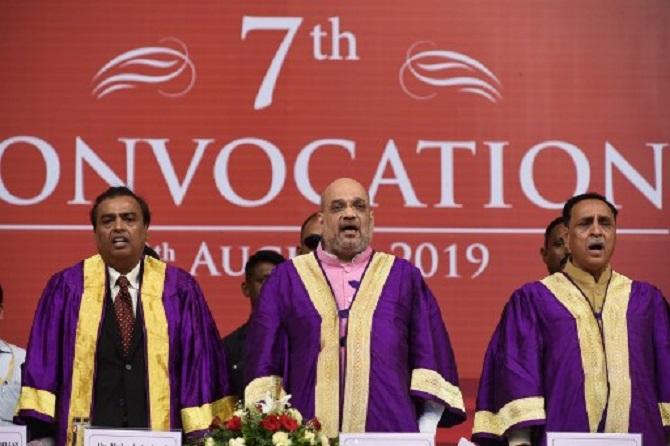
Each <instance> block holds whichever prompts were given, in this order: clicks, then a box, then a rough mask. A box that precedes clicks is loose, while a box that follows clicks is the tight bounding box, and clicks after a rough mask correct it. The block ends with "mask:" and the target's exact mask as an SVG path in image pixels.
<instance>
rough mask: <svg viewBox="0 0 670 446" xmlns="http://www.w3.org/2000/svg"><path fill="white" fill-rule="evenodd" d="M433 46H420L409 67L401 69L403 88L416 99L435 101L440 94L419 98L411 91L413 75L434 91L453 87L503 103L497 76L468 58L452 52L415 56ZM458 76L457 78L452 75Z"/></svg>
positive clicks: (410, 54)
mask: <svg viewBox="0 0 670 446" xmlns="http://www.w3.org/2000/svg"><path fill="white" fill-rule="evenodd" d="M424 43H427V44H430V45H431V46H433V47H434V46H435V44H434V43H432V42H417V43H415V44H414V45H412V46H411V47H410V48H409V50H407V55H406V57H405V63H404V64H403V65H402V67H401V68H400V72H399V74H398V79H399V81H400V87H401V88H402V90H403V91H404V92H405V93H407V95H409V96H411V97H413V98H414V99H420V100H425V99H431V98H433V97H435V96H436V95H437V93H429V94H426V95H419V94H416V93H414V92H412V91H410V89H409V87H408V86H407V83H406V81H405V76H407V73H408V72H409V73H411V74H412V75H413V76H414V78H415V79H417V80H418V81H419V82H421V83H423V84H426V85H430V86H433V87H453V88H456V89H457V90H458V91H460V92H462V93H470V94H476V95H479V96H482V97H484V98H486V99H487V100H489V101H491V102H493V103H496V102H498V100H500V99H502V95H501V94H500V91H499V88H500V87H501V86H502V84H501V83H500V81H499V80H498V78H497V77H496V75H495V74H493V72H492V71H491V70H489V69H488V68H486V66H485V65H484V64H483V63H481V62H479V61H477V60H475V59H473V58H472V57H470V56H466V55H465V54H461V53H457V52H455V51H448V50H435V49H431V50H426V51H417V52H415V50H416V48H417V46H419V45H421V44H424ZM452 73H455V74H452Z"/></svg>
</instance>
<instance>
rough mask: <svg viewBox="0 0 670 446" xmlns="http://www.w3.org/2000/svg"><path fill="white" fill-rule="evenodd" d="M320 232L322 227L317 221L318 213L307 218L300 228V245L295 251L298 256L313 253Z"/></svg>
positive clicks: (319, 237)
mask: <svg viewBox="0 0 670 446" xmlns="http://www.w3.org/2000/svg"><path fill="white" fill-rule="evenodd" d="M322 232H323V227H322V225H321V222H320V221H319V213H318V212H315V213H313V214H311V215H310V216H309V217H307V219H306V220H305V221H304V222H303V223H302V226H301V227H300V245H299V246H298V249H297V252H298V255H301V254H308V253H310V252H312V251H314V250H315V249H316V247H317V246H319V242H320V241H321V233H322Z"/></svg>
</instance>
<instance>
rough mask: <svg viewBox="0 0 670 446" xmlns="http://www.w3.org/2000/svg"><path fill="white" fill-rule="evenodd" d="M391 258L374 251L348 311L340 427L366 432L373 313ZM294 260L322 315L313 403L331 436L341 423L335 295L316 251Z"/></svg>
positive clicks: (391, 261)
mask: <svg viewBox="0 0 670 446" xmlns="http://www.w3.org/2000/svg"><path fill="white" fill-rule="evenodd" d="M394 260H395V258H394V257H393V256H392V255H389V254H384V253H375V254H374V255H373V257H372V259H371V260H370V264H369V265H368V269H367V271H366V272H365V274H364V276H363V278H362V281H361V284H360V288H359V290H358V293H357V294H356V299H355V300H354V302H353V304H352V306H351V309H350V312H349V319H348V335H347V368H346V377H347V386H346V388H345V391H344V407H343V410H342V413H343V420H342V432H364V431H365V423H366V419H367V412H368V399H369V381H370V339H371V335H372V316H373V314H374V312H375V309H376V308H377V303H378V302H379V298H380V296H381V292H382V289H383V287H384V284H385V283H386V280H387V279H388V275H389V272H390V271H391V267H392V266H393V262H394ZM293 264H294V266H295V268H296V270H297V271H298V274H299V275H300V278H301V279H302V282H303V284H304V285H305V288H306V289H307V293H308V295H309V298H310V300H311V301H312V303H313V304H314V307H315V308H316V311H317V312H318V313H319V316H320V317H321V340H320V342H321V349H320V351H319V356H318V358H317V367H316V389H315V402H314V408H315V414H316V416H317V417H318V418H319V420H321V422H322V424H323V430H324V433H325V434H326V435H328V436H329V437H335V436H337V432H338V430H339V424H340V423H339V421H340V419H339V418H340V417H339V402H340V388H339V387H340V386H339V383H340V371H339V368H340V366H339V364H340V343H339V338H340V325H339V318H338V314H337V305H336V303H335V296H334V295H333V292H332V290H331V289H330V286H329V285H328V281H327V280H326V277H325V276H324V274H323V271H322V270H321V267H320V266H319V263H318V261H317V260H316V257H315V256H314V255H304V256H298V257H295V258H294V259H293Z"/></svg>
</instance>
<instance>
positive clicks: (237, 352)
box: [222, 250, 286, 399]
mask: <svg viewBox="0 0 670 446" xmlns="http://www.w3.org/2000/svg"><path fill="white" fill-rule="evenodd" d="M284 260H286V259H284V257H283V256H282V255H281V254H278V253H277V252H275V251H269V250H260V251H257V252H256V253H255V254H254V255H252V256H251V257H249V260H248V261H247V263H246V264H245V265H244V282H242V285H241V287H240V288H241V289H242V294H243V295H244V296H245V297H247V298H248V299H249V303H250V304H251V310H252V311H253V309H254V308H255V307H256V302H257V301H258V296H259V295H260V293H261V287H262V286H263V282H265V279H267V278H268V277H269V276H270V273H272V270H273V269H274V268H275V266H277V265H279V264H280V263H282V262H284ZM248 327H249V321H247V322H245V323H244V324H242V325H241V326H239V327H238V328H236V329H235V331H233V332H232V333H230V334H229V335H227V336H226V337H225V338H223V340H222V342H223V348H224V351H225V353H226V361H227V364H228V376H229V378H230V384H231V394H233V395H236V396H237V397H238V398H240V399H242V398H243V397H244V384H245V383H244V352H245V348H244V345H245V342H246V338H247V329H248Z"/></svg>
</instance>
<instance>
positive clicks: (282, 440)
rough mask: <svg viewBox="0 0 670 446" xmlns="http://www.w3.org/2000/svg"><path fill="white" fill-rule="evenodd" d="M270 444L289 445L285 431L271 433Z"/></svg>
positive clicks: (289, 440)
mask: <svg viewBox="0 0 670 446" xmlns="http://www.w3.org/2000/svg"><path fill="white" fill-rule="evenodd" d="M272 444H274V445H276V446H291V439H290V438H288V434H287V433H286V432H275V433H274V434H272Z"/></svg>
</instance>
